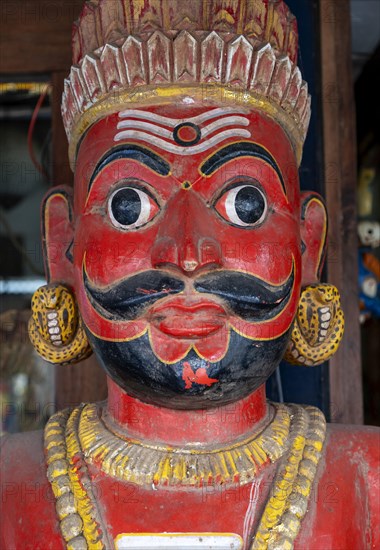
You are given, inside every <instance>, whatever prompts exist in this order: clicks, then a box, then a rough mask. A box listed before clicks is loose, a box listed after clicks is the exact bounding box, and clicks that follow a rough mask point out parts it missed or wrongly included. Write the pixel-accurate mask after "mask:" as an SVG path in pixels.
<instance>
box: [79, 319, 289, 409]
mask: <svg viewBox="0 0 380 550" xmlns="http://www.w3.org/2000/svg"><path fill="white" fill-rule="evenodd" d="M230 330H231V335H230V341H229V348H228V350H227V353H226V355H225V356H224V357H223V358H222V359H221V360H220V361H217V362H215V363H210V362H207V361H205V360H204V359H202V358H201V357H199V356H198V355H197V354H196V353H195V351H193V350H191V351H190V352H189V353H188V355H187V356H186V357H185V358H184V359H181V360H180V361H178V362H176V363H174V364H170V365H168V364H166V363H163V362H162V361H160V359H159V358H158V357H157V356H156V355H155V353H154V352H153V350H152V348H151V345H150V342H149V338H148V335H147V334H144V335H143V336H141V337H139V338H136V339H135V340H132V341H129V342H109V341H104V340H101V339H100V338H97V337H96V336H94V335H93V334H91V333H90V332H89V331H88V338H89V340H90V343H91V346H92V348H93V349H94V351H95V353H96V355H97V357H98V359H99V360H100V363H101V364H102V366H103V368H104V369H105V371H106V372H107V374H108V375H109V376H110V377H111V378H112V380H114V382H116V384H117V385H118V386H120V387H121V388H122V389H123V390H124V391H126V392H127V393H128V394H129V395H131V396H132V397H135V398H137V399H140V400H141V401H143V402H145V403H150V404H153V405H157V406H161V407H167V408H173V409H208V408H213V407H217V406H221V405H227V404H229V403H232V402H234V401H237V400H239V399H243V398H244V397H246V396H248V395H249V394H251V393H252V392H254V391H255V390H256V389H257V388H259V387H260V386H261V385H262V384H263V383H264V382H265V381H266V380H267V379H268V378H269V376H270V375H271V374H272V373H273V371H274V370H275V369H276V367H277V366H278V364H279V363H280V361H281V359H282V357H283V354H284V352H285V349H286V346H287V343H288V339H289V334H290V330H291V327H290V328H289V329H288V331H287V332H286V333H285V334H283V335H282V336H280V337H278V338H275V339H273V340H265V341H255V340H249V339H248V338H245V337H243V336H240V335H239V334H237V333H236V332H235V331H234V330H233V329H230ZM185 363H187V364H188V365H189V366H190V368H191V369H192V372H193V373H196V371H197V370H198V369H200V368H202V369H206V372H207V375H208V377H209V378H212V379H216V380H217V382H215V383H213V384H212V385H210V386H207V385H203V384H198V383H196V382H192V383H191V384H188V385H190V387H188V388H186V382H185V380H184V379H183V369H184V364H185Z"/></svg>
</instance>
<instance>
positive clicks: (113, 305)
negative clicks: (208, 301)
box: [83, 267, 294, 321]
mask: <svg viewBox="0 0 380 550" xmlns="http://www.w3.org/2000/svg"><path fill="white" fill-rule="evenodd" d="M83 280H84V285H85V288H86V291H87V294H88V295H89V298H90V300H91V302H92V304H93V306H94V307H95V308H97V306H101V308H102V309H103V310H104V311H103V312H101V313H102V314H103V315H105V316H108V317H109V318H112V319H115V320H121V319H124V320H133V319H136V318H137V317H138V316H139V315H140V314H141V313H142V311H143V310H144V309H145V308H146V307H148V306H151V305H153V303H155V302H156V301H157V300H161V299H162V298H166V297H167V296H169V295H170V294H178V293H180V292H182V291H183V290H184V288H185V283H184V282H183V281H182V280H181V279H179V278H177V277H175V276H173V275H169V274H168V273H167V272H165V271H160V270H149V271H143V272H142V273H138V274H137V275H132V276H131V277H129V278H127V279H124V280H123V281H121V282H119V283H117V284H116V285H114V286H112V287H110V288H107V289H99V288H97V287H95V286H94V285H93V284H92V283H91V282H90V280H89V278H88V276H87V274H86V272H85V270H83ZM293 284H294V267H293V270H292V272H291V274H290V276H289V277H288V279H287V280H286V281H285V282H284V283H283V284H282V285H271V284H270V283H267V282H265V281H262V280H261V279H258V278H257V277H255V276H253V275H249V274H248V273H240V272H238V271H227V270H218V271H213V272H211V273H207V274H205V275H202V276H200V277H199V278H198V279H196V280H195V282H194V288H195V290H196V291H197V292H200V293H205V294H211V295H214V296H217V297H219V298H221V299H222V300H223V301H224V302H226V303H227V304H228V306H229V308H230V309H231V310H232V311H233V313H234V314H235V315H238V316H239V317H241V318H242V319H244V320H247V321H260V320H267V319H271V318H273V317H274V316H275V315H277V314H278V313H279V312H280V311H281V310H282V309H283V308H284V307H285V305H286V304H287V302H288V300H289V297H290V295H291V290H292V288H293Z"/></svg>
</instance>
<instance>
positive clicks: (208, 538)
mask: <svg viewBox="0 0 380 550" xmlns="http://www.w3.org/2000/svg"><path fill="white" fill-rule="evenodd" d="M115 547H116V550H170V549H171V548H180V549H181V550H198V549H202V550H241V549H242V548H243V540H242V538H241V537H240V536H239V535H235V534H234V533H139V534H132V533H123V534H121V535H118V536H117V537H116V539H115Z"/></svg>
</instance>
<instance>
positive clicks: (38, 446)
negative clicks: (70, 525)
mask: <svg viewBox="0 0 380 550" xmlns="http://www.w3.org/2000/svg"><path fill="white" fill-rule="evenodd" d="M0 445H1V447H0V452H1V466H0V468H1V469H0V472H1V473H0V478H1V492H2V514H1V527H0V529H1V536H0V547H1V548H23V549H25V550H29V549H33V550H38V549H41V550H48V549H52V550H59V549H61V548H64V546H63V543H62V537H61V534H60V531H59V524H58V521H57V519H56V512H55V498H54V495H53V493H52V491H51V486H50V483H49V482H48V479H47V476H46V460H45V455H44V433H43V431H42V430H40V431H33V432H25V433H20V434H12V435H9V434H5V435H3V436H2V438H1V440H0Z"/></svg>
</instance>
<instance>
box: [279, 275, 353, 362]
mask: <svg viewBox="0 0 380 550" xmlns="http://www.w3.org/2000/svg"><path fill="white" fill-rule="evenodd" d="M343 332H344V314H343V310H342V308H341V306H340V295H339V292H338V289H337V288H336V287H335V286H333V285H329V284H318V285H310V286H307V287H305V288H304V289H303V290H302V292H301V296H300V301H299V305H298V310H297V315H296V318H295V320H294V326H293V330H292V334H291V338H290V342H289V344H288V348H287V350H286V353H285V356H284V359H285V361H287V362H288V363H292V364H293V365H306V366H313V367H314V366H317V365H320V364H321V363H323V362H324V361H327V359H329V358H330V357H331V356H332V355H334V353H335V352H336V351H337V349H338V347H339V344H340V341H341V340H342V337H343Z"/></svg>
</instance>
